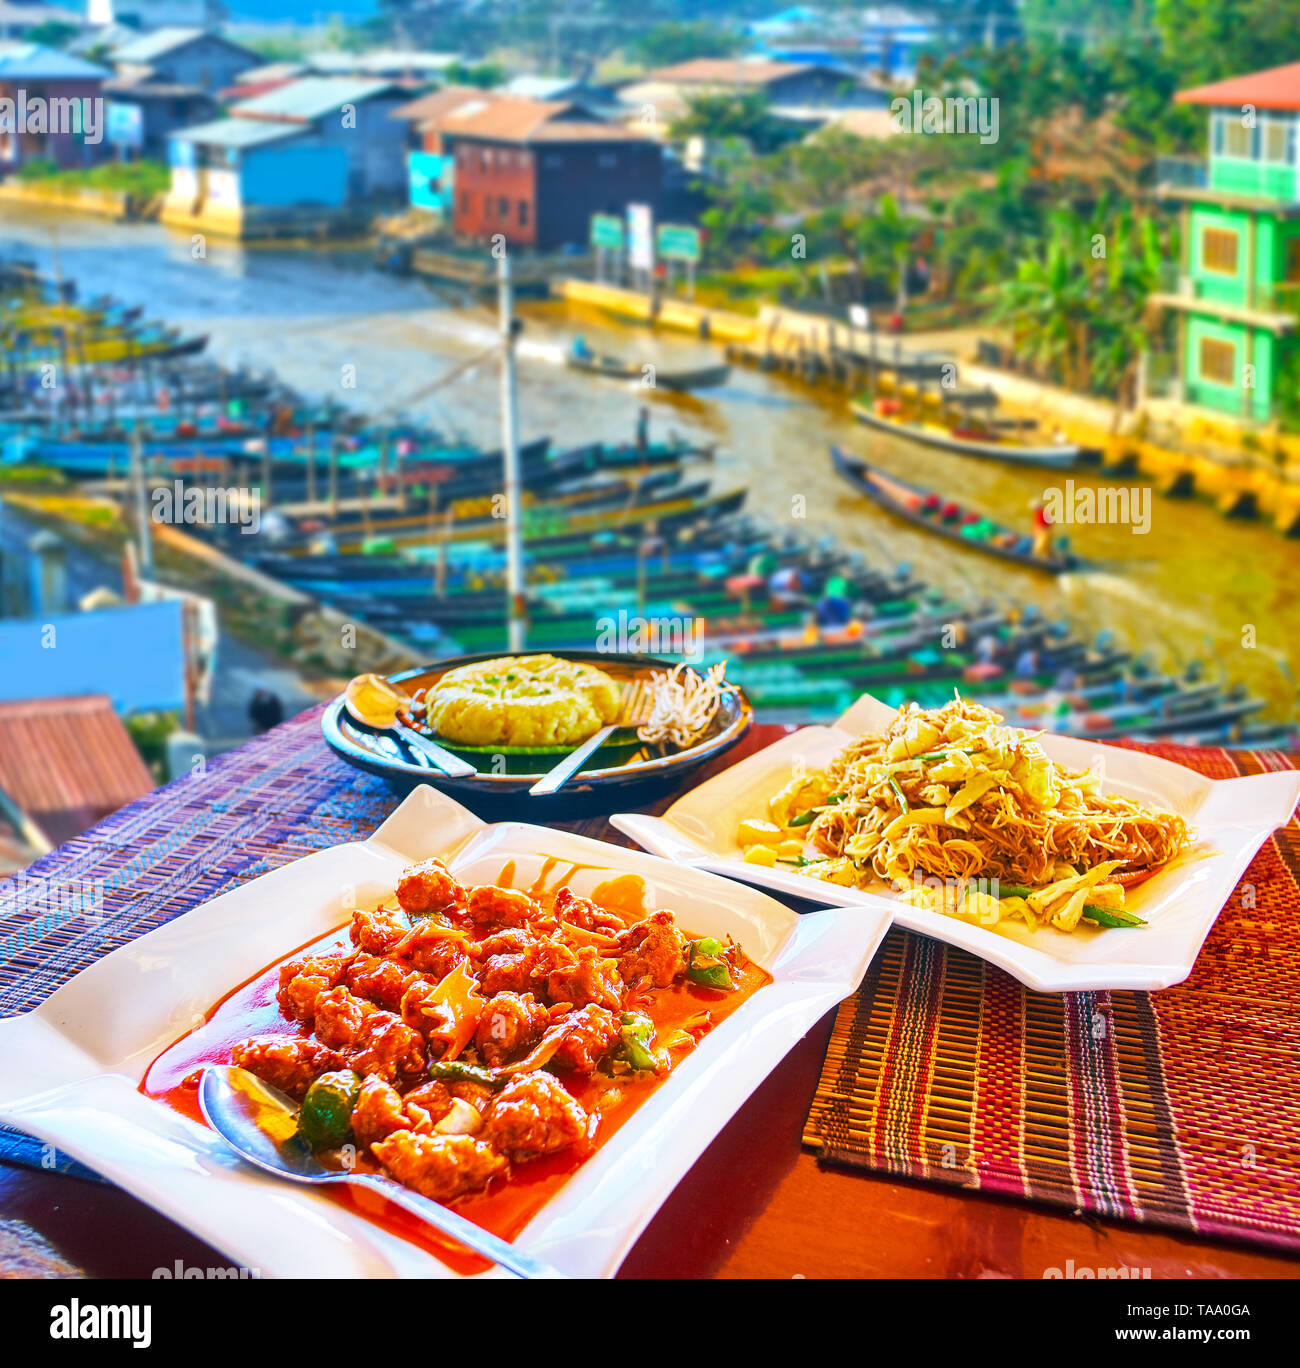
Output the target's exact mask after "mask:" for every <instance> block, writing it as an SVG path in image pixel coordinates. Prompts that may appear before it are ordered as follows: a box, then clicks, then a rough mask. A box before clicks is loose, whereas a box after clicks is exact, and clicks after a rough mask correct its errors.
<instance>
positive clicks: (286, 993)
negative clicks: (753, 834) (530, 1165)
mask: <svg viewBox="0 0 1300 1368" xmlns="http://www.w3.org/2000/svg"><path fill="white" fill-rule="evenodd" d="M396 892H397V906H395V907H393V906H380V907H376V908H367V909H358V910H357V911H356V912H355V913H354V915H353V917H352V922H351V926H350V928H349V933H350V939H351V942H352V946H353V948H352V949H350V950H343V951H340V952H338V953H334V954H317V955H305V956H303V957H300V958H298V959H295V960H293V961H290V962H289V963H287V964H285V965H284V966H283V967H282V969H281V970H280V976H279V990H278V992H277V994H276V999H277V1003H278V1005H279V1007H280V1010H281V1013H282V1014H283V1016H284V1017H285V1018H286V1021H287V1023H290V1024H291V1025H296V1027H297V1030H298V1032H299V1033H298V1034H293V1033H292V1032H291V1031H290V1030H286V1031H285V1032H284V1033H282V1034H276V1035H268V1036H259V1037H255V1038H253V1039H251V1040H246V1041H242V1042H241V1043H240V1044H238V1045H236V1046H235V1047H234V1049H233V1051H232V1059H233V1060H234V1062H235V1063H236V1064H239V1065H241V1066H242V1067H244V1068H247V1069H249V1070H251V1071H252V1072H253V1073H256V1074H257V1075H258V1076H259V1077H261V1078H263V1079H265V1080H266V1081H267V1082H268V1083H271V1084H273V1085H274V1086H275V1087H278V1088H280V1089H282V1090H283V1091H284V1092H286V1093H288V1094H289V1096H290V1097H292V1098H294V1099H295V1100H298V1101H300V1102H302V1103H303V1109H304V1116H305V1115H306V1112H307V1109H308V1108H309V1107H311V1106H312V1105H313V1103H312V1097H311V1093H312V1092H314V1091H315V1088H314V1086H313V1085H314V1084H315V1083H316V1081H317V1080H320V1086H321V1087H322V1088H324V1087H325V1086H326V1085H328V1086H329V1087H331V1088H332V1089H334V1095H335V1096H337V1095H338V1089H339V1088H343V1089H344V1095H345V1096H346V1098H347V1102H346V1103H345V1104H344V1107H345V1110H344V1111H343V1116H344V1117H345V1118H346V1117H347V1116H348V1112H347V1110H346V1108H347V1107H348V1106H350V1108H351V1112H350V1132H349V1135H350V1139H351V1140H353V1141H355V1144H356V1146H357V1147H358V1149H359V1151H360V1152H361V1154H362V1156H368V1157H369V1158H370V1159H371V1160H372V1161H374V1162H375V1163H377V1164H379V1165H381V1166H382V1167H383V1169H384V1170H385V1171H386V1172H387V1173H389V1174H390V1175H391V1176H392V1177H393V1178H395V1179H397V1180H398V1181H399V1182H402V1183H405V1184H407V1185H408V1186H410V1187H412V1188H414V1189H415V1190H416V1191H418V1192H421V1193H424V1194H425V1195H426V1196H428V1197H432V1198H434V1199H435V1200H438V1201H449V1200H452V1199H453V1198H456V1197H458V1196H461V1195H463V1194H465V1193H468V1192H474V1191H478V1190H480V1189H482V1188H483V1187H484V1186H485V1185H487V1184H488V1183H489V1182H490V1181H491V1180H492V1179H494V1178H496V1177H499V1176H504V1175H508V1173H509V1171H510V1168H511V1165H517V1164H522V1163H527V1162H528V1161H529V1160H531V1159H535V1158H537V1157H538V1156H541V1155H549V1154H555V1153H558V1152H560V1151H563V1150H569V1149H575V1148H576V1150H577V1151H578V1152H584V1151H585V1149H586V1148H587V1147H589V1146H590V1145H591V1143H592V1142H593V1138H594V1135H595V1132H596V1129H597V1126H598V1124H599V1116H598V1115H597V1114H596V1113H594V1112H593V1113H591V1114H589V1113H588V1111H587V1109H586V1108H584V1107H583V1105H582V1104H581V1103H580V1102H579V1100H578V1098H577V1097H575V1096H574V1093H573V1091H571V1089H570V1087H568V1086H566V1083H565V1080H566V1079H568V1080H570V1081H571V1083H572V1086H573V1087H578V1086H579V1085H583V1086H591V1083H592V1082H593V1081H594V1082H595V1083H597V1084H599V1080H600V1078H601V1077H604V1076H606V1075H609V1076H610V1078H611V1082H610V1091H611V1094H612V1093H613V1091H614V1089H613V1082H612V1077H613V1076H614V1075H619V1076H620V1077H623V1076H626V1075H627V1074H628V1073H629V1072H630V1071H632V1072H634V1071H636V1070H643V1071H644V1070H647V1069H648V1070H649V1074H648V1075H647V1076H653V1073H654V1072H655V1071H662V1069H663V1067H664V1064H663V1060H664V1059H666V1058H667V1057H668V1052H667V1050H665V1049H658V1050H654V1049H653V1048H652V1044H653V1041H652V1039H650V1038H648V1037H647V1035H646V1031H647V1030H648V1031H649V1032H650V1035H651V1036H652V1035H653V1023H651V1022H650V1021H649V1018H648V1017H646V1016H645V1015H644V1012H643V1009H644V1006H645V1002H646V999H647V994H652V993H653V992H654V991H655V990H665V989H669V988H671V987H672V986H673V985H674V984H675V983H677V982H678V981H680V980H681V979H682V978H683V977H684V976H686V975H688V974H689V973H690V972H691V963H692V961H691V959H690V951H691V948H692V947H691V945H690V943H689V942H688V940H687V938H686V937H685V936H684V935H683V934H682V932H681V931H680V929H679V928H678V927H677V924H676V918H675V916H674V914H673V913H672V912H670V911H668V910H660V911H656V912H652V913H650V914H649V915H648V916H646V917H644V918H643V919H641V920H636V921H630V922H629V920H628V919H626V918H624V917H623V916H620V915H619V914H618V913H616V912H612V911H608V910H606V909H604V908H602V907H601V906H600V905H599V904H597V903H596V902H593V901H591V900H590V899H586V898H581V897H578V896H577V895H576V894H574V893H573V891H572V890H571V889H569V888H567V887H564V888H561V889H559V890H558V892H557V893H555V895H554V896H553V897H552V898H550V899H549V900H542V899H539V898H537V897H534V896H532V895H531V894H530V893H527V892H524V891H522V890H520V889H515V888H503V887H496V886H494V885H483V886H479V887H473V888H468V889H467V888H465V887H463V886H462V885H461V884H460V883H459V882H458V881H457V880H456V878H455V877H454V876H453V875H452V873H451V872H450V870H448V868H447V867H446V865H445V864H443V862H442V861H440V860H436V859H434V860H425V861H422V862H421V863H420V864H417V865H413V866H411V867H410V868H409V869H407V870H406V871H405V872H404V873H403V874H402V877H401V879H400V880H399V881H398V884H397V890H396ZM699 944H705V942H700V943H699ZM708 944H710V945H714V944H715V943H712V942H709V943H708ZM710 963H711V964H712V963H713V961H710ZM711 972H713V973H715V974H716V973H717V970H716V968H714V969H712V971H711ZM630 1013H631V1014H630ZM629 1032H631V1033H632V1034H631V1035H629ZM682 1034H683V1033H681V1032H677V1035H678V1036H681V1035H682ZM647 1061H649V1062H647ZM349 1079H350V1080H352V1082H351V1083H349V1082H348V1080H349ZM340 1080H342V1081H341V1082H340ZM348 1088H351V1091H350V1092H349V1091H347V1089H348ZM598 1095H599V1094H598Z"/></svg>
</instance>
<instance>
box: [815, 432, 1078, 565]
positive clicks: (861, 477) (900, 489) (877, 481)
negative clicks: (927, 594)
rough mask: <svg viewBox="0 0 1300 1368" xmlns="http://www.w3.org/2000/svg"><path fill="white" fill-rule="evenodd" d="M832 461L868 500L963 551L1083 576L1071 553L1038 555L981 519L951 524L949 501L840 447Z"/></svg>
mask: <svg viewBox="0 0 1300 1368" xmlns="http://www.w3.org/2000/svg"><path fill="white" fill-rule="evenodd" d="M831 460H832V461H833V462H834V465H835V469H836V470H837V471H838V472H839V474H840V475H842V476H843V477H844V478H845V479H846V480H847V481H848V482H849V483H850V484H851V485H852V486H853V487H854V488H855V489H856V490H858V491H859V492H860V493H862V494H865V495H866V496H867V498H869V499H872V500H874V501H875V502H876V503H878V504H880V505H881V507H883V508H886V509H888V510H889V511H890V512H891V513H893V514H894V515H895V516H896V517H899V518H902V519H903V520H904V521H905V522H909V523H911V524H912V526H913V527H923V528H925V530H926V531H927V532H933V533H935V534H936V535H937V536H940V537H946V538H947V539H948V540H949V541H952V542H956V543H957V545H958V546H965V547H968V548H969V549H970V550H972V551H982V552H983V553H984V554H985V555H987V556H996V557H997V558H998V559H999V560H1004V561H1010V562H1011V563H1012V564H1014V565H1023V566H1025V567H1026V568H1027V569H1030V570H1043V571H1046V572H1047V573H1048V574H1050V575H1059V574H1062V573H1063V572H1064V571H1067V570H1077V569H1079V568H1080V567H1081V566H1082V564H1083V562H1082V561H1081V560H1080V559H1079V558H1078V557H1077V556H1075V555H1073V554H1072V553H1070V552H1068V551H1066V552H1061V551H1054V552H1053V553H1052V554H1051V555H1047V556H1039V555H1036V554H1035V553H1034V552H1033V550H1031V549H1027V548H1026V546H1025V543H1026V541H1028V538H1027V537H1026V536H1024V535H1023V534H1020V533H1016V532H1013V531H1011V530H1010V529H1009V528H1002V527H999V526H997V525H996V524H994V523H992V522H990V521H989V520H988V519H986V518H980V517H979V515H977V514H967V515H965V516H964V517H963V520H962V521H961V522H958V521H956V520H955V519H952V518H946V517H944V516H943V512H944V507H945V504H944V501H943V500H942V499H941V498H940V497H939V496H938V495H936V494H935V493H934V492H933V491H932V490H928V489H923V488H922V487H921V486H920V485H915V484H912V483H910V482H909V481H907V480H903V479H900V478H899V477H898V476H897V475H887V474H885V472H884V471H881V470H878V469H876V467H874V466H872V465H869V464H868V463H867V462H866V461H864V460H862V459H861V458H860V457H857V456H850V455H849V453H848V452H846V451H844V450H842V449H841V448H840V447H835V446H833V447H831ZM982 527H984V528H987V529H988V530H987V531H986V532H984V533H982V534H981V535H974V534H973V529H979V528H982Z"/></svg>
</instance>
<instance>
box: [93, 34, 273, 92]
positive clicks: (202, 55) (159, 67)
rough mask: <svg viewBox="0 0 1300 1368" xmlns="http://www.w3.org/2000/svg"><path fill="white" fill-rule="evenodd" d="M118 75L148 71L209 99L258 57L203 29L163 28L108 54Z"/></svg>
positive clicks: (154, 77) (115, 48) (128, 42)
mask: <svg viewBox="0 0 1300 1368" xmlns="http://www.w3.org/2000/svg"><path fill="white" fill-rule="evenodd" d="M108 55H109V60H110V61H111V62H112V63H113V65H114V67H116V68H117V69H118V70H119V71H123V70H125V71H131V72H138V71H142V70H143V71H147V72H148V73H149V76H150V78H151V79H153V80H155V81H158V82H160V83H162V84H167V85H173V86H182V87H191V88H194V89H196V90H200V91H203V92H204V93H206V94H208V95H216V93H217V92H218V91H219V90H221V89H223V87H225V86H228V85H230V84H231V82H233V81H234V79H235V77H236V76H238V75H239V73H240V72H241V71H246V70H247V69H248V68H249V67H250V66H255V65H256V64H257V61H258V56H257V53H255V52H254V51H252V49H251V48H246V47H241V46H240V45H239V44H238V43H232V42H231V41H230V39H228V38H223V37H222V36H221V34H219V33H214V32H212V31H211V30H209V29H201V28H161V29H155V30H154V31H153V32H151V33H141V34H138V35H137V36H136V37H134V38H131V39H128V40H127V41H125V42H123V43H117V44H115V45H114V46H113V47H112V49H111V50H110V51H109V54H108Z"/></svg>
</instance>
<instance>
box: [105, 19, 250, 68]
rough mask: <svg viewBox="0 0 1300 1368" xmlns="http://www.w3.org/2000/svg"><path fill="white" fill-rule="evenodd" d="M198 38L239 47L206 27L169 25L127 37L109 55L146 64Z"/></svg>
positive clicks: (120, 59)
mask: <svg viewBox="0 0 1300 1368" xmlns="http://www.w3.org/2000/svg"><path fill="white" fill-rule="evenodd" d="M199 38H215V39H216V40H217V41H218V42H221V43H225V44H227V45H228V46H229V47H233V48H238V47H240V44H239V43H232V42H231V41H230V39H229V38H223V37H222V36H221V34H219V33H212V32H210V31H209V30H207V29H201V28H182V27H181V26H179V25H170V26H166V27H163V28H157V29H153V30H152V31H151V32H149V33H142V34H140V35H139V37H137V38H129V39H127V41H126V42H124V43H122V44H120V45H119V46H117V47H114V48H112V49H111V51H110V55H111V56H112V58H113V60H114V61H115V62H139V63H142V64H144V65H146V66H147V65H148V64H149V63H150V62H153V61H156V60H157V58H159V57H162V56H164V55H166V54H167V53H169V52H175V51H176V50H177V48H183V47H185V46H186V45H187V44H189V43H192V42H194V41H195V40H196V39H199ZM249 56H250V57H255V56H256V54H255V53H251V52H250V53H249Z"/></svg>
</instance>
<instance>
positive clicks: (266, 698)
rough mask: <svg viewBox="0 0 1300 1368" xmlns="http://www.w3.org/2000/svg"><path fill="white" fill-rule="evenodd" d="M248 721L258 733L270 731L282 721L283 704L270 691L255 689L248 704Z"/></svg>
mask: <svg viewBox="0 0 1300 1368" xmlns="http://www.w3.org/2000/svg"><path fill="white" fill-rule="evenodd" d="M248 720H249V721H250V722H251V723H252V724H253V725H254V726H255V727H256V728H257V730H258V731H259V732H265V731H270V730H271V728H272V727H278V726H279V725H280V723H281V722H283V721H284V704H283V703H281V702H280V696H279V695H278V694H276V693H273V692H272V691H271V690H270V689H257V690H255V691H254V693H253V697H252V698H251V699H250V700H249V704H248Z"/></svg>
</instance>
